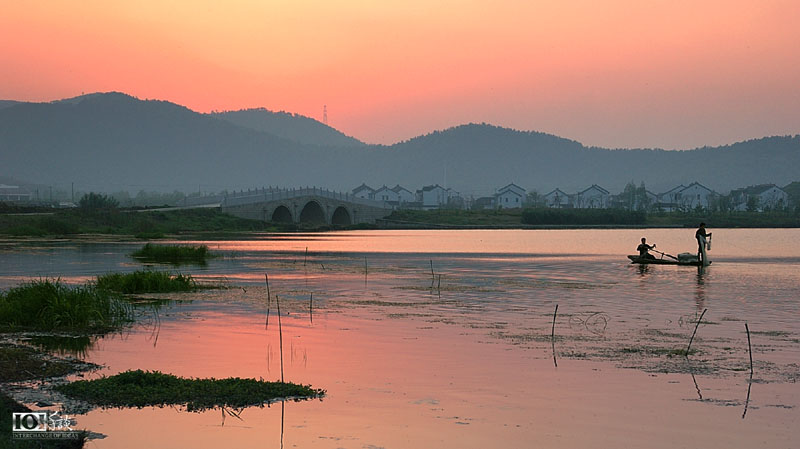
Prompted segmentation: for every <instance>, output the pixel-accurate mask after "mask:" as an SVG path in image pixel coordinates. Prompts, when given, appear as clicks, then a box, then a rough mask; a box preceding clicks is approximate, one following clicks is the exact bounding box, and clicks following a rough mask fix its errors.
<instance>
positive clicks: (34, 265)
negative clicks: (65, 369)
mask: <svg viewBox="0 0 800 449" xmlns="http://www.w3.org/2000/svg"><path fill="white" fill-rule="evenodd" d="M687 234H688V237H687ZM642 235H646V236H647V237H648V240H649V241H652V242H656V243H658V247H659V248H660V249H664V250H667V251H668V252H673V251H670V250H669V249H668V248H677V250H674V252H680V251H681V250H687V251H690V250H693V242H692V240H691V238H692V235H693V231H692V230H676V229H668V230H646V231H643V230H617V231H457V232H452V231H374V232H373V231H358V232H349V233H347V232H345V233H333V234H315V235H311V236H308V237H306V236H298V235H293V236H289V238H283V237H281V238H278V239H262V240H253V241H234V242H208V244H209V246H210V247H211V248H212V250H216V251H219V252H220V253H221V254H222V256H223V257H220V258H217V259H212V260H211V261H210V262H209V264H208V265H206V266H203V267H195V266H183V267H180V271H183V272H189V273H192V274H193V275H197V276H198V277H200V278H201V279H207V280H225V281H226V282H227V285H228V286H229V287H231V288H229V289H225V290H212V291H206V292H202V293H200V294H197V295H193V296H192V298H194V300H193V301H191V302H188V303H182V304H177V303H175V304H171V305H168V306H163V307H161V308H158V309H152V310H144V311H143V313H144V318H143V319H142V321H141V323H140V324H139V325H138V326H136V327H135V328H133V329H129V330H127V331H125V332H124V333H123V334H119V335H112V336H109V337H106V338H103V339H100V340H98V341H96V342H94V344H93V345H92V347H91V348H90V349H89V350H88V356H87V357H88V358H89V359H90V360H92V361H95V362H97V363H102V364H104V365H105V366H106V368H105V369H104V370H103V371H101V372H100V373H98V375H99V374H112V373H115V372H119V371H123V370H126V369H157V370H161V371H165V372H171V373H174V374H178V375H184V376H198V377H212V376H213V377H229V376H247V377H256V378H257V377H264V378H266V379H276V378H278V377H279V375H280V366H279V360H280V356H279V354H280V348H279V346H278V336H277V328H276V321H275V315H274V314H275V303H274V298H273V302H272V304H271V307H272V309H271V312H272V320H271V321H270V327H269V329H268V330H265V328H264V321H265V312H266V303H265V296H266V292H265V289H264V273H265V272H268V273H269V276H270V282H271V293H272V294H273V295H276V294H277V295H279V296H280V297H281V298H282V301H283V302H282V308H283V309H282V310H283V311H284V316H283V320H282V325H283V336H284V347H283V350H284V363H285V365H286V366H285V370H286V377H287V379H289V380H292V381H295V382H301V383H310V384H312V385H314V386H315V387H319V388H324V389H326V390H328V396H327V397H326V398H325V399H324V400H322V401H307V402H301V403H289V404H286V406H285V410H284V420H285V422H284V431H285V435H284V440H285V441H284V442H285V444H286V447H293V446H295V445H296V446H297V447H323V448H337V447H357V448H363V447H385V448H390V447H403V448H407V447H481V448H483V447H501V446H502V447H531V446H532V445H534V446H540V447H581V448H584V447H625V446H628V447H670V448H672V447H676V446H678V447H682V446H685V447H697V446H704V447H705V446H709V447H752V446H759V445H766V446H768V447H791V444H790V443H791V442H794V441H797V440H798V437H800V434H798V430H797V429H796V426H795V425H794V423H796V421H797V417H798V413H799V410H800V408H799V407H800V400H799V399H800V398H799V397H798V391H797V389H796V388H793V386H794V385H795V384H793V383H792V382H791V380H790V379H792V377H791V365H792V364H793V363H796V361H797V360H798V359H800V349H799V348H798V336H800V324H799V323H798V320H797V308H798V296H800V295H798V291H800V288H799V287H800V270H798V269H797V268H798V264H797V263H796V262H793V260H794V259H793V258H796V257H797V256H798V255H800V249H799V248H800V246H798V245H800V243H798V242H800V240H798V239H797V238H796V237H800V235H798V233H797V231H796V230H769V231H764V230H716V231H714V237H715V241H714V247H713V252H712V255H713V257H714V259H713V260H715V261H718V263H716V264H713V265H712V266H711V267H708V268H706V269H704V270H698V269H697V268H694V267H676V266H647V267H641V266H637V265H631V264H629V263H628V262H627V260H626V259H625V258H624V255H625V254H626V253H631V252H633V248H635V245H636V244H637V243H638V239H639V238H640V237H641V236H642ZM495 238H496V240H494V239H495ZM728 239H735V242H736V243H735V245H736V246H733V245H734V244H733V243H732V242H731V244H729V245H728V244H726V241H727V240H728ZM687 240H688V241H687ZM515 242H516V243H515ZM139 245H140V244H136V243H99V242H98V243H90V242H86V243H74V242H64V243H59V244H55V245H51V244H49V243H47V244H36V245H3V246H0V264H2V265H0V283H2V286H3V287H7V286H9V285H13V284H15V283H16V282H18V280H19V279H25V278H29V277H30V276H51V277H56V276H61V277H63V278H65V279H67V280H69V281H72V282H76V281H83V280H86V279H90V278H91V277H92V276H94V275H96V274H99V273H104V272H107V271H128V270H133V269H136V268H139V267H141V265H140V264H139V263H137V262H135V261H133V260H132V259H130V258H129V257H127V254H128V253H130V252H132V251H133V250H134V249H135V248H137V247H138V246H139ZM306 247H308V254H306ZM778 248H780V251H778V250H777V249H778ZM752 261H757V262H758V263H751V262H752ZM431 262H432V265H433V267H432V268H433V274H432V273H431ZM164 268H165V269H170V270H173V271H174V270H175V268H173V267H164ZM431 285H434V288H431ZM312 295H313V300H312V299H311V296H312ZM179 297H184V298H185V296H181V295H179ZM311 301H313V303H312V302H311ZM310 304H313V322H312V320H311V316H310V313H309V312H310V310H309V305H310ZM556 304H558V305H559V317H558V320H557V326H556V334H557V335H559V336H560V337H561V339H560V340H558V341H557V342H556V350H557V351H558V352H559V353H560V354H561V358H560V359H559V361H558V368H555V367H554V366H553V360H552V355H553V354H552V352H551V349H550V344H549V342H547V341H541V339H539V340H537V338H538V337H541V336H547V335H549V333H550V326H551V320H552V315H553V308H554V306H555V305H556ZM704 309H708V312H707V314H706V321H708V322H709V324H704V325H702V326H700V329H699V331H698V339H697V341H696V342H695V345H696V347H697V348H700V349H701V350H704V351H705V354H704V355H703V354H701V355H699V356H697V360H698V362H699V365H698V366H697V367H696V368H697V369H698V370H699V371H698V374H697V375H696V376H690V375H689V374H688V373H682V372H680V371H679V372H675V373H673V374H663V373H660V374H659V373H658V371H657V370H655V371H653V372H648V371H647V369H642V368H640V369H630V370H621V369H618V368H617V367H616V366H617V364H618V361H615V360H614V359H613V358H610V357H609V358H603V357H597V354H602V353H603V352H604V351H614V350H615V348H616V349H618V348H619V347H626V348H627V347H636V346H637V345H658V344H663V345H667V346H669V345H677V343H675V342H674V341H672V340H669V338H670V337H669V336H670V335H673V334H674V335H677V336H678V338H677V340H676V341H680V345H684V344H685V339H684V336H688V335H689V334H690V333H691V328H692V327H693V324H692V323H691V319H692V318H693V317H696V316H697V315H699V314H700V313H701V312H702V310H704ZM155 313H157V314H158V315H157V319H156V317H155V315H153V314H155ZM148 314H150V315H148ZM148 317H149V318H148ZM744 321H747V322H748V323H749V326H750V329H751V330H755V331H756V332H761V333H760V334H758V333H755V334H754V344H755V351H756V352H755V355H754V357H755V358H756V361H757V373H758V375H757V380H758V379H760V380H759V381H758V383H755V384H754V386H753V387H752V390H753V392H752V395H753V397H752V399H751V402H750V404H749V406H750V410H749V411H748V414H747V419H746V420H742V419H741V415H742V408H743V405H744V404H743V401H744V395H745V392H746V389H747V387H748V383H747V378H746V377H745V376H743V375H742V372H741V371H737V370H738V369H739V368H741V367H742V366H743V365H741V363H744V362H740V361H744V360H746V357H747V353H746V349H744V348H746V347H747V346H746V345H747V341H746V335H745V334H744V329H743V322H744ZM782 333H783V334H782ZM537 336H538V337H537ZM534 337H537V338H534ZM665 339H666V340H669V341H668V342H663V341H659V340H665ZM580 353H587V354H592V355H591V356H590V357H588V359H589V360H584V359H582V358H581V357H580V356H579V355H580ZM570 354H572V355H573V356H570ZM576 354H577V355H576ZM708 366H721V367H723V368H724V369H723V370H721V371H720V370H718V371H716V372H705V371H703V369H707V368H708ZM795 366H796V365H795ZM730 367H733V368H736V369H737V370H731V369H728V368H730ZM798 375H800V374H798V373H797V372H796V370H795V375H794V379H797V377H798ZM698 391H699V392H701V393H702V394H701V396H702V398H703V399H702V400H699V399H698ZM242 419H243V420H242V421H239V420H237V419H234V418H231V417H230V416H229V417H228V418H227V419H226V420H225V422H224V425H222V421H221V413H220V410H215V411H209V412H206V413H202V414H195V413H180V412H177V411H175V410H173V409H169V408H166V409H145V410H97V411H93V412H91V413H90V414H89V415H86V416H80V417H78V422H79V424H80V425H81V426H87V427H89V428H91V429H92V430H95V431H98V432H102V433H106V434H108V435H109V438H107V439H105V440H98V441H96V442H94V443H93V444H94V445H96V447H127V446H130V447H141V446H145V445H148V446H152V447H218V446H220V445H222V446H224V447H227V446H230V445H236V446H244V447H251V446H256V445H262V446H267V447H279V444H280V426H281V422H280V421H281V407H280V404H274V405H272V406H271V407H268V408H263V409H259V408H251V409H247V410H245V411H244V412H243V413H242ZM161 426H168V428H169V430H154V431H148V432H142V431H141V429H150V428H153V427H155V428H161ZM137 429H138V430H137ZM675 429H681V431H680V432H676V431H675Z"/></svg>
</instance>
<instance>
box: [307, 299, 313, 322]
mask: <svg viewBox="0 0 800 449" xmlns="http://www.w3.org/2000/svg"><path fill="white" fill-rule="evenodd" d="M308 319H309V320H310V321H311V324H314V292H311V296H309V298H308Z"/></svg>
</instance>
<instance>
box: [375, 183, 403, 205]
mask: <svg viewBox="0 0 800 449" xmlns="http://www.w3.org/2000/svg"><path fill="white" fill-rule="evenodd" d="M372 198H373V199H374V200H376V201H383V202H385V203H395V204H396V203H399V198H400V197H399V196H398V195H397V193H396V192H395V191H394V190H392V189H390V188H389V187H386V186H385V185H384V186H382V187H380V188H378V189H377V190H375V192H374V193H373V194H372Z"/></svg>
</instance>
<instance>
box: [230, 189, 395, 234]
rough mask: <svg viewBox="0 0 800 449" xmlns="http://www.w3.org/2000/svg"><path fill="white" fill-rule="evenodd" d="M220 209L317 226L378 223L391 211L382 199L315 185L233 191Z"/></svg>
mask: <svg viewBox="0 0 800 449" xmlns="http://www.w3.org/2000/svg"><path fill="white" fill-rule="evenodd" d="M220 208H221V209H222V211H223V212H225V213H228V214H231V215H234V216H236V217H241V218H250V219H254V220H262V221H274V222H279V223H305V224H317V225H322V224H328V225H351V224H356V223H375V220H377V219H380V218H384V217H386V216H387V215H389V214H390V213H391V212H392V209H391V208H390V207H386V206H385V205H384V203H383V202H382V201H374V200H367V199H363V198H357V197H355V196H353V195H350V194H348V193H341V192H333V191H330V190H326V189H320V188H316V187H312V188H308V187H307V188H304V189H278V188H269V189H256V190H248V191H240V192H234V193H232V194H228V195H226V196H225V197H224V198H223V199H222V201H221V203H220Z"/></svg>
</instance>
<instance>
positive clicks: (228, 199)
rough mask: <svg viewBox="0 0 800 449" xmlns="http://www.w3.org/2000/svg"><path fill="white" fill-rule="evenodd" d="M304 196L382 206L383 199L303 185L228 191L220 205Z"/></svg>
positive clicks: (235, 204) (236, 204)
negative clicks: (289, 187) (378, 199)
mask: <svg viewBox="0 0 800 449" xmlns="http://www.w3.org/2000/svg"><path fill="white" fill-rule="evenodd" d="M304 196H319V197H322V198H329V199H332V200H340V201H346V202H349V203H355V204H361V205H363V206H370V207H384V203H383V201H375V200H370V199H365V198H359V197H357V196H354V195H352V194H350V193H347V192H336V191H333V190H328V189H323V188H318V187H305V188H298V189H286V188H277V187H270V188H262V189H255V190H247V191H244V190H241V191H239V192H232V193H231V192H229V193H228V194H227V195H225V197H224V198H223V199H222V206H239V205H244V204H253V203H259V202H264V201H277V200H291V199H294V198H300V197H304Z"/></svg>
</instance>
